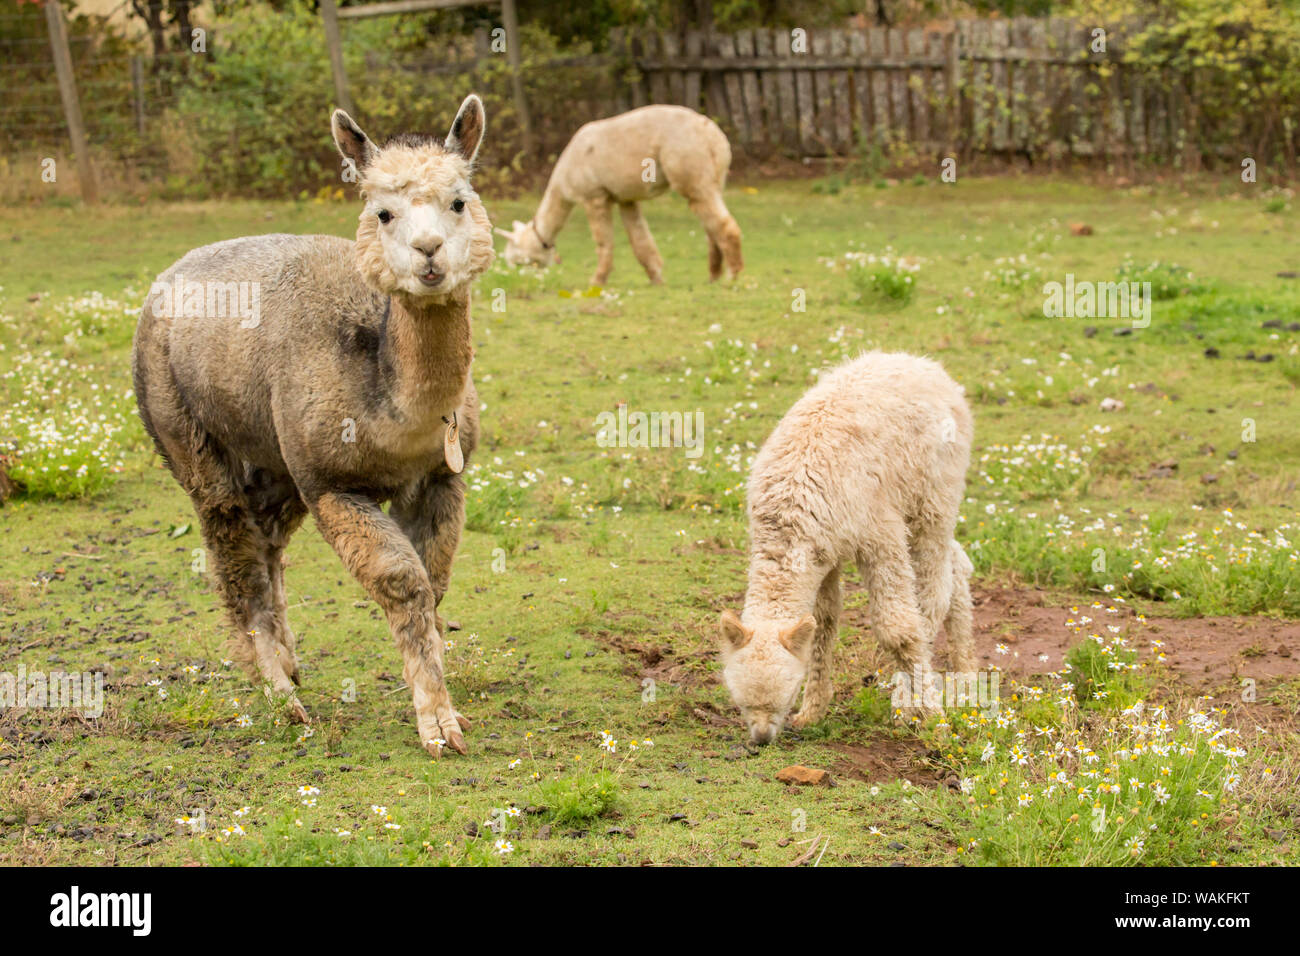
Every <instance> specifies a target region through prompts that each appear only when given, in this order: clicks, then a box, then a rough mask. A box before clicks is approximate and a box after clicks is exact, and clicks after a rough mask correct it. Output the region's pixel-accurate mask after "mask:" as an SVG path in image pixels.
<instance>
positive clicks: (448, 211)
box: [361, 177, 479, 297]
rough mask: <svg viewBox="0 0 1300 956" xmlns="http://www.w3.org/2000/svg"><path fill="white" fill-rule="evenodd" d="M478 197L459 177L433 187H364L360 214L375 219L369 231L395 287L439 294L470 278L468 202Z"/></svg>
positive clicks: (414, 293) (472, 227) (470, 218)
mask: <svg viewBox="0 0 1300 956" xmlns="http://www.w3.org/2000/svg"><path fill="white" fill-rule="evenodd" d="M422 186H423V184H422ZM478 201H479V198H478V194H477V193H475V192H474V190H473V189H472V188H471V187H470V184H469V182H468V180H466V179H463V178H459V177H458V178H456V179H454V180H451V181H450V182H447V183H445V184H440V185H439V187H438V188H421V189H419V190H416V189H411V188H408V189H405V190H403V189H395V190H394V189H376V188H371V189H370V190H368V191H367V195H366V206H365V209H364V210H363V211H362V213H361V215H362V216H371V217H374V219H375V221H376V229H375V233H376V235H377V236H378V239H379V242H380V246H381V248H382V250H383V258H384V261H385V262H386V263H387V264H388V270H389V272H390V273H391V274H392V277H393V280H394V282H395V284H396V287H397V289H400V290H401V291H403V292H407V293H409V294H411V295H412V296H418V297H423V296H439V295H444V294H446V293H447V292H449V291H452V290H454V289H457V288H459V287H460V286H462V285H464V284H465V283H467V282H469V281H470V280H471V279H472V278H473V276H474V274H473V271H472V270H471V268H470V265H471V262H472V260H473V255H472V248H471V247H472V244H473V240H474V231H475V226H476V224H475V222H474V218H473V216H472V215H471V213H470V204H471V203H477V202H478ZM394 291H396V290H394Z"/></svg>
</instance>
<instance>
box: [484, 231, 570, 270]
mask: <svg viewBox="0 0 1300 956" xmlns="http://www.w3.org/2000/svg"><path fill="white" fill-rule="evenodd" d="M496 231H497V233H498V234H499V235H502V236H505V238H506V249H505V252H503V253H502V256H503V257H504V258H505V260H506V262H508V263H510V264H511V265H512V266H525V265H533V266H541V267H542V268H547V267H548V266H552V265H554V264H555V263H557V262H559V261H560V257H559V256H558V255H557V254H556V252H555V245H554V243H552V244H551V245H550V246H549V247H548V246H544V245H542V237H541V236H539V235H538V234H537V230H536V229H535V228H534V227H533V222H532V220H531V219H530V220H529V221H528V222H520V221H519V220H518V219H516V220H515V221H514V229H512V230H511V231H509V232H507V231H506V230H505V229H497V230H496Z"/></svg>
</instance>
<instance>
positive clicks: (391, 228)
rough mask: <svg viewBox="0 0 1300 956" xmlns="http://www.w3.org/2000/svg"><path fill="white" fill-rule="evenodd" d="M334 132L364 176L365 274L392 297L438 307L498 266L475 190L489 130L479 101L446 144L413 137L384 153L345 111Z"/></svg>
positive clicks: (468, 104) (462, 114)
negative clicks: (475, 170)
mask: <svg viewBox="0 0 1300 956" xmlns="http://www.w3.org/2000/svg"><path fill="white" fill-rule="evenodd" d="M331 127H332V130H333V133H334V141H335V143H336V144H337V145H338V148H339V152H340V153H341V154H342V155H343V157H344V159H345V160H346V161H348V162H350V163H351V164H352V165H353V166H354V167H355V169H356V170H357V172H358V173H359V174H360V177H361V193H362V196H363V198H364V199H365V207H364V208H363V209H362V211H361V215H360V217H359V219H360V222H359V225H358V227H357V256H358V268H359V269H360V270H361V273H362V275H363V276H365V278H366V280H367V281H368V282H369V283H371V284H372V285H374V286H375V287H377V288H379V289H381V290H382V291H384V292H387V293H390V294H391V293H396V292H401V293H405V294H407V295H409V296H411V297H413V298H418V299H426V300H433V301H437V300H440V299H444V298H446V297H447V296H450V295H453V294H464V291H465V288H466V287H467V286H468V284H469V282H470V281H471V280H472V279H473V278H474V277H475V276H476V275H478V274H479V273H481V272H482V271H483V270H484V269H486V268H487V266H488V265H490V264H491V261H492V234H491V226H490V224H489V223H488V219H487V213H486V212H485V211H484V209H483V204H482V202H480V201H479V197H478V194H477V193H476V192H475V191H474V188H473V187H472V186H471V185H470V170H471V169H472V167H473V163H474V157H475V156H476V155H477V154H478V147H479V144H480V142H481V141H482V138H483V129H484V115H483V104H482V103H481V102H480V101H479V98H478V97H477V96H473V95H470V96H468V97H466V98H465V102H464V103H463V104H461V107H460V111H459V112H458V113H457V114H456V119H455V122H453V123H452V126H451V131H450V132H449V133H448V134H447V137H446V140H445V141H444V142H439V141H437V140H436V139H432V138H430V137H423V136H409V135H408V136H400V137H398V138H396V139H395V140H393V141H391V142H389V143H388V145H386V146H385V147H383V148H382V149H380V148H379V147H377V146H375V144H374V143H373V142H371V140H370V138H369V137H367V136H366V134H365V133H364V132H362V130H361V128H360V127H359V126H357V124H356V123H355V122H354V121H353V120H352V118H351V117H350V116H348V114H347V113H345V112H343V111H342V110H336V111H335V113H334V115H333V117H332V119H331Z"/></svg>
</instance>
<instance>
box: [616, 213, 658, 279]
mask: <svg viewBox="0 0 1300 956" xmlns="http://www.w3.org/2000/svg"><path fill="white" fill-rule="evenodd" d="M618 211H619V215H621V216H622V217H623V227H624V228H625V229H627V238H628V239H629V240H630V241H631V243H632V253H633V254H634V255H635V256H636V261H637V262H639V263H641V268H643V269H645V274H646V275H648V276H649V277H650V281H651V282H652V283H654V284H655V285H659V284H660V283H661V282H663V281H664V279H663V274H664V260H663V256H661V255H659V247H658V246H656V245H655V240H654V236H652V235H650V227H649V226H648V225H646V221H645V216H643V215H642V214H641V206H640V205H639V204H637V203H634V202H621V203H619V204H618Z"/></svg>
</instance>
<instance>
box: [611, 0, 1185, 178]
mask: <svg viewBox="0 0 1300 956" xmlns="http://www.w3.org/2000/svg"><path fill="white" fill-rule="evenodd" d="M1093 41H1094V37H1093V34H1092V29H1091V28H1090V27H1086V26H1082V25H1080V24H1077V23H1074V22H1070V21H1066V20H1063V19H1057V18H1053V19H1033V18H1028V17H1020V18H1015V19H1011V20H959V21H954V22H950V23H949V24H948V28H947V29H944V30H923V29H907V28H901V27H892V28H885V27H882V28H870V29H861V30H856V29H843V30H812V31H807V32H806V33H805V32H804V31H789V30H766V29H758V30H741V31H739V32H736V33H732V34H717V33H703V32H687V33H685V34H681V35H678V34H670V33H658V32H641V33H635V34H627V35H623V34H618V35H616V37H615V47H616V49H617V51H618V53H619V54H620V55H621V56H623V57H624V58H625V60H626V61H627V62H628V63H629V64H630V65H631V66H633V67H634V68H635V69H634V71H632V75H633V76H635V77H636V79H634V80H633V81H632V82H631V83H630V88H629V89H627V90H624V91H620V94H619V95H618V97H617V102H615V103H613V104H611V110H610V111H611V112H613V111H615V110H616V109H627V108H631V107H635V106H642V105H645V104H647V103H677V104H681V105H684V106H689V107H691V108H693V109H697V110H700V111H702V112H705V113H707V114H709V115H710V116H713V117H714V118H716V119H717V120H718V121H719V122H721V123H722V124H723V126H724V127H725V128H726V129H727V131H728V133H729V134H731V136H732V137H733V140H734V141H735V142H737V143H738V144H739V145H740V146H741V147H743V148H749V149H752V150H761V149H764V148H767V149H775V148H780V149H783V150H785V151H787V152H798V153H800V154H803V155H828V154H846V153H849V152H852V151H854V150H861V149H863V148H870V147H871V146H872V145H879V146H881V147H885V146H897V145H899V144H907V145H908V146H910V147H911V148H912V149H913V150H915V151H916V152H917V153H918V154H920V155H924V154H927V153H928V154H938V153H945V154H956V153H966V154H969V153H971V152H1002V153H1016V152H1026V153H1029V152H1032V153H1042V152H1049V153H1053V154H1057V155H1077V156H1108V157H1110V156H1139V155H1142V156H1166V155H1169V154H1170V153H1171V152H1172V151H1173V150H1175V149H1177V148H1179V137H1178V135H1177V132H1176V131H1178V130H1181V129H1183V123H1184V120H1185V119H1187V117H1186V116H1185V115H1184V114H1185V109H1186V105H1185V97H1182V96H1180V95H1179V93H1178V85H1177V84H1174V85H1173V86H1172V88H1171V87H1169V86H1167V85H1166V84H1163V83H1160V84H1153V83H1145V84H1144V82H1143V75H1142V74H1140V73H1139V72H1138V71H1137V70H1135V69H1134V68H1133V67H1131V66H1129V65H1127V64H1124V63H1123V62H1122V55H1123V45H1122V44H1123V40H1122V37H1120V36H1118V35H1115V34H1113V33H1112V34H1111V35H1109V36H1108V37H1106V42H1105V52H1099V51H1094V50H1093Z"/></svg>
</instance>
